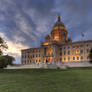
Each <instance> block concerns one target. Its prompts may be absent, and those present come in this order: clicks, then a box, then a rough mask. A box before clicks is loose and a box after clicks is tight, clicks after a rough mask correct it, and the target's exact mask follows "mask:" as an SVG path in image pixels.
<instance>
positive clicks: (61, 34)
mask: <svg viewBox="0 0 92 92" xmlns="http://www.w3.org/2000/svg"><path fill="white" fill-rule="evenodd" d="M51 40H54V41H57V42H60V43H61V42H64V41H66V40H67V30H66V27H65V26H64V23H63V22H61V18H60V16H58V20H57V22H56V23H55V24H54V27H53V29H52V31H51Z"/></svg>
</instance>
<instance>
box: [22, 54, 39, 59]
mask: <svg viewBox="0 0 92 92" xmlns="http://www.w3.org/2000/svg"><path fill="white" fill-rule="evenodd" d="M34 57H40V54H36V55H31V56H30V55H22V58H34Z"/></svg>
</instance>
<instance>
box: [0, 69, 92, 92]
mask: <svg viewBox="0 0 92 92" xmlns="http://www.w3.org/2000/svg"><path fill="white" fill-rule="evenodd" d="M0 92H92V69H88V68H78V69H69V70H51V69H48V70H42V69H22V70H0Z"/></svg>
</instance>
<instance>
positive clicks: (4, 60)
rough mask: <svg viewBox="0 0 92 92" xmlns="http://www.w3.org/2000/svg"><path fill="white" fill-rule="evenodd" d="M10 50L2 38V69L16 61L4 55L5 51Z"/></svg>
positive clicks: (0, 46)
mask: <svg viewBox="0 0 92 92" xmlns="http://www.w3.org/2000/svg"><path fill="white" fill-rule="evenodd" d="M6 49H8V46H7V44H6V42H5V41H4V40H3V39H2V38H1V37H0V68H4V67H6V66H7V65H12V64H13V61H14V60H15V58H14V57H12V56H9V55H3V50H6Z"/></svg>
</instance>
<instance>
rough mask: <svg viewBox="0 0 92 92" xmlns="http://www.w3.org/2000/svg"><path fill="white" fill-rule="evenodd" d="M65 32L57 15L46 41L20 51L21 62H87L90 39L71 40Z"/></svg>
mask: <svg viewBox="0 0 92 92" xmlns="http://www.w3.org/2000/svg"><path fill="white" fill-rule="evenodd" d="M67 34H68V32H67V30H66V27H65V26H64V24H63V23H62V22H61V18H60V16H58V20H57V22H56V23H55V25H54V26H53V28H52V31H51V34H50V35H47V36H46V37H45V40H46V41H45V42H43V43H41V47H39V48H30V49H25V50H22V51H21V53H22V56H21V62H22V64H31V63H57V62H87V61H88V60H89V58H88V55H89V52H90V49H91V48H92V40H88V41H79V42H72V40H71V38H68V37H67Z"/></svg>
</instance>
